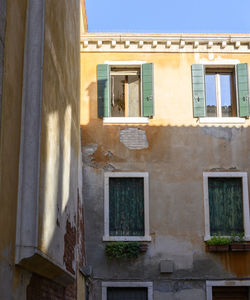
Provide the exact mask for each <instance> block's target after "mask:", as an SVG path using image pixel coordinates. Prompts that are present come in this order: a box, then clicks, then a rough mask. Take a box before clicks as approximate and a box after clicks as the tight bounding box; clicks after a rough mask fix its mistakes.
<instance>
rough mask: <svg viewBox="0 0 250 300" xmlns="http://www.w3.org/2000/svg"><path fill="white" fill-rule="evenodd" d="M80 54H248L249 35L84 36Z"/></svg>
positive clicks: (131, 34)
mask: <svg viewBox="0 0 250 300" xmlns="http://www.w3.org/2000/svg"><path fill="white" fill-rule="evenodd" d="M81 51H83V52H240V53H242V52H243V53H245V52H246V53H249V52H250V34H204V33H202V34H197V33H194V34H188V33H179V34H175V33H168V34H165V33H87V34H84V35H82V36H81Z"/></svg>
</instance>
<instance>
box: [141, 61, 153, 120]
mask: <svg viewBox="0 0 250 300" xmlns="http://www.w3.org/2000/svg"><path fill="white" fill-rule="evenodd" d="M142 102H143V103H142V107H143V116H144V117H151V116H153V115H154V64H152V63H150V64H143V65H142Z"/></svg>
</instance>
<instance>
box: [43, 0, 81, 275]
mask: <svg viewBox="0 0 250 300" xmlns="http://www.w3.org/2000/svg"><path fill="white" fill-rule="evenodd" d="M79 36H80V1H73V0H71V1H68V0H64V1H60V3H59V2H54V1H46V12H45V45H44V69H43V100H42V131H41V166H40V168H41V169H40V203H39V205H40V215H39V218H40V222H39V237H38V239H39V242H38V243H39V248H40V249H41V250H42V251H43V252H44V253H45V254H47V255H48V256H49V257H50V258H51V259H52V260H53V261H55V262H56V263H57V264H59V265H60V266H62V267H63V268H65V269H67V270H68V271H69V272H71V273H72V274H75V272H76V266H75V263H76V261H75V260H76V257H75V255H76V249H75V246H76V227H77V205H78V204H77V197H78V196H77V189H78V157H79V149H80V147H79V136H80V132H79V97H80V94H79V93H80V77H79V72H80V70H79V68H80V66H79V60H80V58H79V48H78V45H79ZM65 243H66V244H65ZM69 244H72V245H71V246H72V248H71V247H70V245H69Z"/></svg>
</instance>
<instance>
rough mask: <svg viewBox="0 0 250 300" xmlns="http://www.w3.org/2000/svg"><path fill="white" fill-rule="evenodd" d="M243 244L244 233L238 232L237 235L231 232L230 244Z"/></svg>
mask: <svg viewBox="0 0 250 300" xmlns="http://www.w3.org/2000/svg"><path fill="white" fill-rule="evenodd" d="M243 242H244V233H243V232H239V233H235V232H233V233H232V234H231V243H243Z"/></svg>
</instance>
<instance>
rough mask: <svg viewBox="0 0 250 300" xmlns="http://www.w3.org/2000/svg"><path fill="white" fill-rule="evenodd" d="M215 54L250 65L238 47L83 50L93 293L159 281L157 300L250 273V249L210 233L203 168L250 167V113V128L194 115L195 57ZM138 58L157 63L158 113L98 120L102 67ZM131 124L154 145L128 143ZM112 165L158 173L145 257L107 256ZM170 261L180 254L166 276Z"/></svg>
mask: <svg viewBox="0 0 250 300" xmlns="http://www.w3.org/2000/svg"><path fill="white" fill-rule="evenodd" d="M216 59H217V60H218V61H221V62H223V61H224V62H225V60H228V59H231V60H232V59H233V60H236V61H237V62H239V63H240V62H242V63H246V62H248V63H250V56H249V55H244V54H229V53H228V54H221V53H218V54H213V55H211V54H210V55H208V54H206V53H204V54H199V53H196V54H192V53H179V54H176V53H166V54H163V53H149V54H146V53H136V54H134V53H112V54H111V53H81V64H82V65H84V66H85V68H83V69H82V79H81V80H82V81H81V84H82V91H81V93H82V94H81V126H82V132H83V133H84V134H83V137H82V149H83V161H84V167H83V169H84V179H83V184H84V185H85V186H86V189H85V190H84V193H83V195H84V200H85V203H86V245H87V258H88V263H89V264H90V265H93V272H94V278H95V279H96V289H95V296H94V299H96V300H99V299H101V298H100V291H101V290H100V280H101V279H102V280H107V281H109V280H147V281H153V282H154V290H155V291H154V295H155V298H154V299H189V297H190V299H204V297H205V291H204V289H205V279H208V278H233V277H237V276H239V277H250V264H249V263H250V254H249V253H224V254H211V253H207V252H206V251H205V243H204V241H203V238H204V233H205V222H204V200H203V199H204V197H203V178H202V175H203V172H204V171H208V170H213V171H218V170H223V171H224V170H225V171H229V170H233V171H236V170H238V171H244V172H249V167H250V165H249V154H250V153H249V147H248V145H249V142H250V138H249V133H250V132H249V125H250V122H249V120H246V123H245V124H244V125H243V126H232V125H200V124H199V122H198V121H197V119H195V118H193V112H192V110H193V107H192V84H191V65H192V64H194V63H200V62H201V60H202V61H203V62H204V61H205V60H207V61H211V60H216ZM132 60H133V61H146V62H152V63H154V78H155V79H154V95H155V116H154V117H153V119H151V120H150V121H149V124H148V125H138V124H137V125H121V124H120V125H119V124H110V125H108V124H103V121H102V120H101V119H98V118H97V85H96V65H97V64H102V63H104V62H105V61H132ZM125 128H139V129H141V130H142V131H144V132H145V134H146V138H147V142H148V146H145V149H141V150H131V149H129V148H128V147H127V146H126V145H124V143H122V142H121V141H120V136H121V131H122V130H123V129H125ZM105 171H114V172H115V171H130V172H131V171H140V172H148V173H149V191H150V192H149V202H150V212H149V218H150V235H151V237H152V241H151V242H150V243H149V248H148V251H147V252H146V254H145V255H142V256H141V257H140V258H139V259H137V260H136V261H131V262H128V261H125V262H122V261H121V262H115V261H108V260H107V259H106V257H105V254H104V249H105V243H103V242H102V236H103V233H104V222H103V219H104V205H103V198H104V187H103V186H104V185H103V182H104V172H105ZM249 183H250V182H249ZM161 260H172V261H173V262H174V272H173V273H172V274H169V275H164V274H160V271H159V263H160V261H161ZM168 280H170V281H168ZM189 280H190V281H189Z"/></svg>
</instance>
